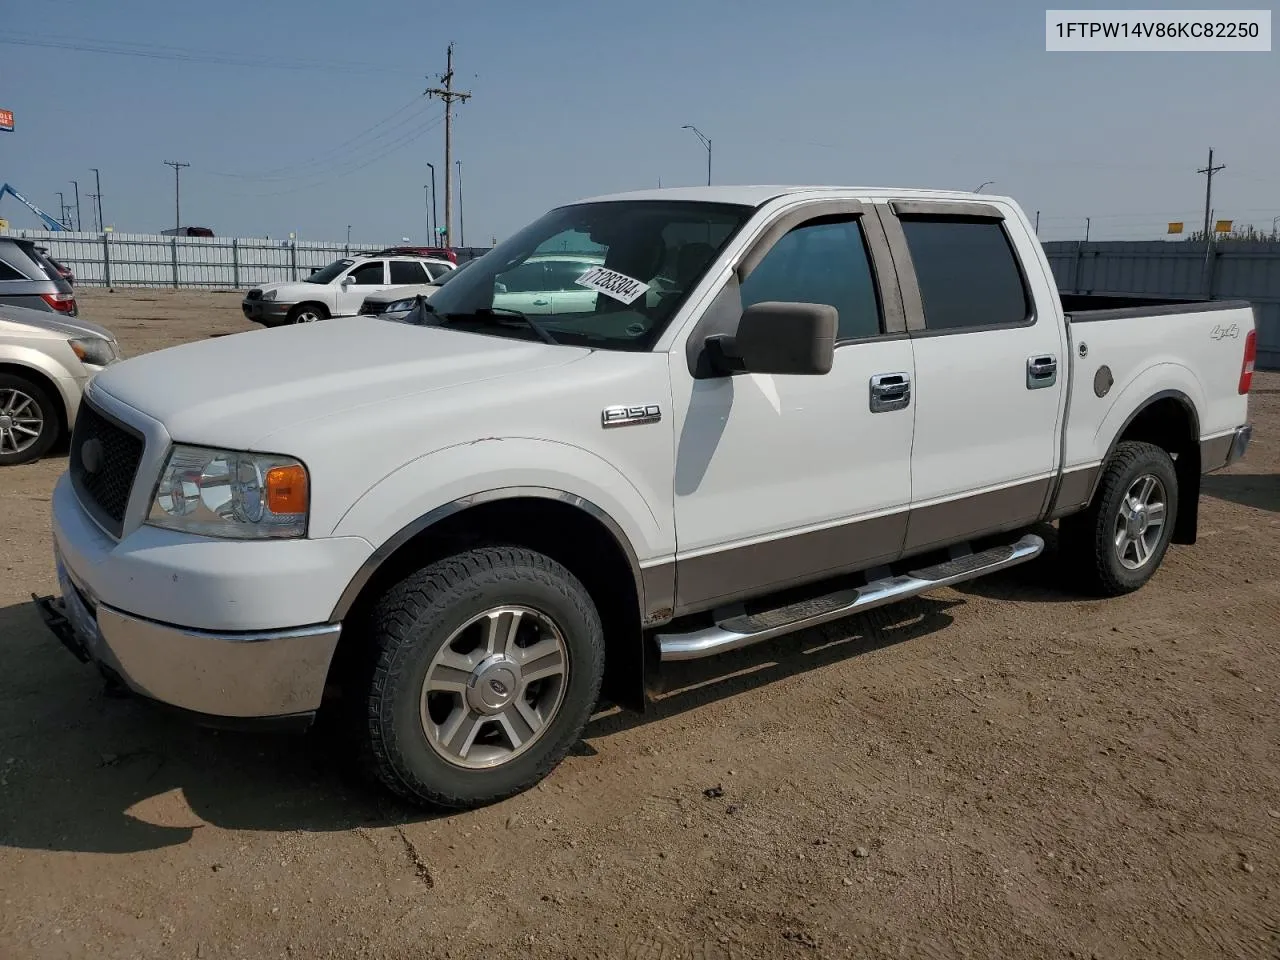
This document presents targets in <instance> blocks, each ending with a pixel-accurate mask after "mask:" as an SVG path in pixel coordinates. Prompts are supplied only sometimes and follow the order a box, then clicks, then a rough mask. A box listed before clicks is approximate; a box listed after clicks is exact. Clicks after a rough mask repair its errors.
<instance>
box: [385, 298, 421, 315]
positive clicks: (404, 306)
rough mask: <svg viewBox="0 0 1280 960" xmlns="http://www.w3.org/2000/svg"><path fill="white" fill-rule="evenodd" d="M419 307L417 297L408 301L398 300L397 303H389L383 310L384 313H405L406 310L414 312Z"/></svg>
mask: <svg viewBox="0 0 1280 960" xmlns="http://www.w3.org/2000/svg"><path fill="white" fill-rule="evenodd" d="M417 305H418V298H417V297H410V298H409V299H407V300H397V301H396V302H395V303H388V304H387V305H386V306H385V307H383V308H382V312H383V313H403V312H404V311H405V310H412V309H413V308H414V307H416V306H417Z"/></svg>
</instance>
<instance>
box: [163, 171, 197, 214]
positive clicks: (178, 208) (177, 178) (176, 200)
mask: <svg viewBox="0 0 1280 960" xmlns="http://www.w3.org/2000/svg"><path fill="white" fill-rule="evenodd" d="M164 165H165V166H166V167H173V225H174V227H175V228H176V229H178V230H181V229H182V176H181V175H182V168H183V167H189V166H191V164H189V163H180V162H179V161H177V160H166V161H165V162H164Z"/></svg>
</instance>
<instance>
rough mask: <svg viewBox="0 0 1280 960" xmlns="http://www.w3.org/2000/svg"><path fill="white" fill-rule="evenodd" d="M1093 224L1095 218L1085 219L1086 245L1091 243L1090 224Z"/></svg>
mask: <svg viewBox="0 0 1280 960" xmlns="http://www.w3.org/2000/svg"><path fill="white" fill-rule="evenodd" d="M1092 222H1093V218H1092V217H1085V218H1084V242H1085V243H1088V242H1089V224H1090V223H1092Z"/></svg>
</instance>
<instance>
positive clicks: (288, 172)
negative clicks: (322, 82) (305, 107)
mask: <svg viewBox="0 0 1280 960" xmlns="http://www.w3.org/2000/svg"><path fill="white" fill-rule="evenodd" d="M415 106H416V107H418V108H419V109H418V110H417V111H415V112H414V113H413V114H412V115H411V116H410V117H407V118H406V119H405V120H404V121H403V123H410V122H413V121H415V120H417V119H419V118H420V117H421V116H422V115H423V114H424V113H426V112H427V107H428V104H424V103H423V101H422V98H421V97H420V96H415V97H414V98H413V99H412V100H410V101H409V102H408V103H405V104H403V105H402V106H400V107H398V108H396V109H395V110H394V111H392V112H391V113H390V114H388V115H387V116H385V117H383V118H382V119H381V120H379V121H378V122H377V123H375V124H373V125H372V126H369V127H366V128H365V129H364V130H361V131H360V132H359V133H357V134H355V135H353V136H350V137H348V138H347V139H346V140H343V141H342V142H341V143H339V144H336V145H335V146H332V147H330V148H329V149H327V150H325V151H323V152H321V153H318V154H316V155H315V156H312V157H310V158H308V159H306V160H301V161H298V162H296V163H289V164H285V165H284V166H281V167H275V168H273V169H270V170H267V171H265V172H263V173H260V174H257V173H222V172H219V171H216V170H205V171H203V172H204V173H207V174H209V175H210V176H213V177H226V178H229V179H233V180H296V179H297V178H298V177H300V176H305V175H306V174H305V173H303V172H302V171H303V170H305V168H307V167H311V166H317V167H325V166H327V165H328V162H329V161H331V160H334V159H337V160H338V161H339V163H342V162H345V161H346V160H350V159H352V157H354V155H355V154H358V153H361V152H362V151H364V150H366V149H367V148H369V147H372V146H374V145H375V144H377V143H379V142H380V141H382V140H385V139H386V138H387V137H394V136H399V135H402V134H403V133H404V130H403V125H401V126H398V127H397V128H396V129H393V130H384V131H383V132H382V133H380V134H378V135H377V136H376V137H374V138H372V139H371V140H368V141H365V142H363V143H357V142H356V141H359V140H361V139H362V138H363V137H366V136H368V135H369V134H371V133H373V131H375V130H377V129H378V128H379V127H383V126H386V125H387V124H388V123H390V122H391V121H392V120H395V119H396V118H397V117H399V116H400V115H401V114H402V113H404V112H405V111H406V110H409V109H410V108H411V107H415ZM435 116H436V117H442V116H443V114H436V115H435ZM433 119H434V118H433ZM352 144H355V147H354V149H352V150H350V151H347V150H346V148H347V147H349V146H351V145H352ZM343 153H350V154H351V156H348V157H342V156H341V154H343Z"/></svg>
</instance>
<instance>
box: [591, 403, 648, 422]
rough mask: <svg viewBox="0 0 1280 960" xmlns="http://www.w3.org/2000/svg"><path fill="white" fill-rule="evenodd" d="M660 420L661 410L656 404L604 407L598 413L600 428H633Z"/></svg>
mask: <svg viewBox="0 0 1280 960" xmlns="http://www.w3.org/2000/svg"><path fill="white" fill-rule="evenodd" d="M661 419H662V410H661V409H660V408H659V407H658V405H657V404H656V403H644V404H640V405H638V406H617V407H605V408H604V410H603V411H601V413H600V426H602V427H606V428H607V427H634V426H636V425H637V424H641V423H657V422H658V421H659V420H661Z"/></svg>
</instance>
